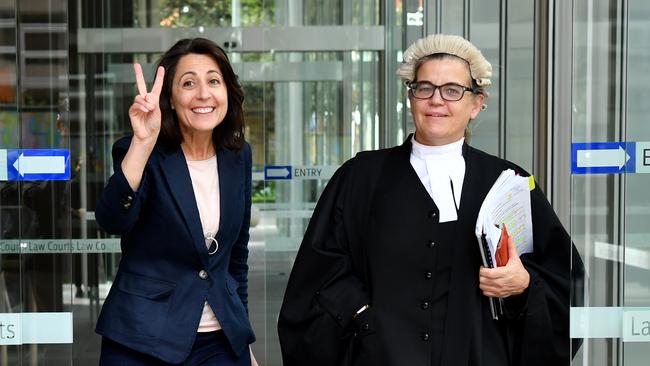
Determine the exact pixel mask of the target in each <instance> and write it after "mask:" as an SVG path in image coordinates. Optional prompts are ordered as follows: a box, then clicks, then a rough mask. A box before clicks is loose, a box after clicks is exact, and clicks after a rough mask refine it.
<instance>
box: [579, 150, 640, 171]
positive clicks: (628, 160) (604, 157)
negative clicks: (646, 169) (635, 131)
mask: <svg viewBox="0 0 650 366" xmlns="http://www.w3.org/2000/svg"><path fill="white" fill-rule="evenodd" d="M635 144H636V143H635V142H579V143H574V144H571V173H573V174H620V173H634V172H635V168H636V166H635V161H636V157H635V154H636V147H635Z"/></svg>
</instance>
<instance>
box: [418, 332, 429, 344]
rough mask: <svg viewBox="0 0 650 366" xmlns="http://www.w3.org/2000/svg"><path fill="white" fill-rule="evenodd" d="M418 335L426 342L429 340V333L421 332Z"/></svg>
mask: <svg viewBox="0 0 650 366" xmlns="http://www.w3.org/2000/svg"><path fill="white" fill-rule="evenodd" d="M420 337H421V338H422V340H423V341H425V342H427V341H428V340H429V333H422V334H421V335H420Z"/></svg>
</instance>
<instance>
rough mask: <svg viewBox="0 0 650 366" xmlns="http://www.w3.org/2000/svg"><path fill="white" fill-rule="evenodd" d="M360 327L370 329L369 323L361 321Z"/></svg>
mask: <svg viewBox="0 0 650 366" xmlns="http://www.w3.org/2000/svg"><path fill="white" fill-rule="evenodd" d="M361 329H363V330H368V329H370V324H368V323H363V324H362V325H361Z"/></svg>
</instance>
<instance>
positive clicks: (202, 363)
mask: <svg viewBox="0 0 650 366" xmlns="http://www.w3.org/2000/svg"><path fill="white" fill-rule="evenodd" d="M99 366H251V359H250V354H249V353H248V352H244V354H242V356H241V357H239V358H237V356H235V353H234V352H233V351H232V350H231V349H230V344H228V340H227V339H226V335H225V334H224V333H223V331H222V330H219V331H216V332H207V333H196V340H195V341H194V346H193V347H192V351H191V352H190V355H189V356H188V357H187V359H186V360H185V362H183V363H180V364H171V363H167V362H164V361H161V360H159V359H157V358H155V357H153V356H150V355H147V354H144V353H141V352H138V351H135V350H132V349H131V348H128V347H126V346H123V345H121V344H119V343H117V342H114V341H112V340H110V339H108V338H102V352H101V356H100V358H99Z"/></svg>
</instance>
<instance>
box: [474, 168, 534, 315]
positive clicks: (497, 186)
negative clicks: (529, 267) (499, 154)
mask: <svg viewBox="0 0 650 366" xmlns="http://www.w3.org/2000/svg"><path fill="white" fill-rule="evenodd" d="M530 182H532V177H521V176H517V175H515V172H514V170H512V169H507V170H504V171H503V172H502V173H501V175H500V176H499V178H498V179H497V180H496V182H495V183H494V185H493V186H492V188H491V189H490V191H489V192H488V194H487V195H486V196H485V200H484V201H483V205H482V206H481V209H480V210H479V214H478V218H477V220H476V231H475V234H476V238H477V239H478V246H479V250H480V251H481V259H482V261H483V266H485V267H487V268H494V267H496V266H497V265H505V264H506V263H507V254H508V244H507V243H508V235H509V236H512V237H513V239H514V243H515V246H516V247H517V253H519V255H521V254H523V253H531V252H532V251H533V224H532V218H531V208H530V189H531V187H532V186H533V185H532V184H531V183H530ZM506 227H507V230H506ZM500 242H501V243H502V244H501V246H500V249H501V251H499V253H500V254H501V255H500V258H499V260H498V261H497V257H496V254H497V251H498V249H497V248H498V247H499V243H500ZM502 251H505V255H506V256H505V257H504V256H503V252H502ZM490 307H491V310H492V316H493V318H494V319H498V315H500V314H501V303H500V301H495V299H491V301H490Z"/></svg>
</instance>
